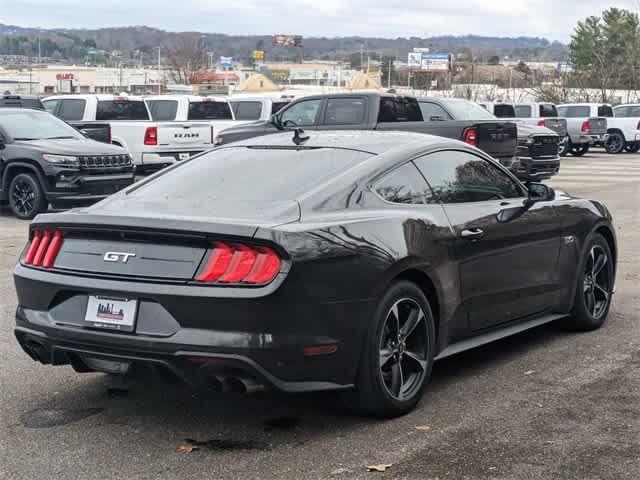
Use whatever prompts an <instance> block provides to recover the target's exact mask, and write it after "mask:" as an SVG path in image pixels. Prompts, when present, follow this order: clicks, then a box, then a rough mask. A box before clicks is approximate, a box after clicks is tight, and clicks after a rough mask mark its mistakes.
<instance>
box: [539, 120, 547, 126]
mask: <svg viewBox="0 0 640 480" xmlns="http://www.w3.org/2000/svg"><path fill="white" fill-rule="evenodd" d="M538 126H539V127H546V126H547V124H546V123H545V121H544V119H543V120H538Z"/></svg>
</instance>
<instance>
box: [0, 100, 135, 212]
mask: <svg viewBox="0 0 640 480" xmlns="http://www.w3.org/2000/svg"><path fill="white" fill-rule="evenodd" d="M133 181H134V169H133V166H132V163H131V157H130V156H129V154H128V153H127V151H126V150H125V149H123V148H122V147H119V146H116V145H109V144H106V143H101V142H96V141H95V140H91V139H89V138H87V137H85V136H84V135H82V134H81V133H80V132H78V131H77V130H76V129H74V128H73V127H71V126H69V125H67V124H66V123H65V122H63V121H62V120H59V119H58V118H56V117H54V116H53V115H51V114H49V113H47V112H44V111H38V110H33V109H29V108H0V203H8V204H9V207H10V209H11V210H12V212H13V213H14V214H15V215H16V216H17V217H18V218H23V219H30V218H33V217H35V216H36V215H37V214H38V213H40V212H42V211H45V210H46V209H47V207H48V205H49V203H52V204H54V205H55V206H61V207H64V206H70V205H77V204H87V203H91V202H94V201H96V200H100V199H102V198H105V197H106V196H108V195H110V194H112V193H115V192H117V191H118V190H120V189H122V188H124V187H126V186H128V185H130V184H131V183H133Z"/></svg>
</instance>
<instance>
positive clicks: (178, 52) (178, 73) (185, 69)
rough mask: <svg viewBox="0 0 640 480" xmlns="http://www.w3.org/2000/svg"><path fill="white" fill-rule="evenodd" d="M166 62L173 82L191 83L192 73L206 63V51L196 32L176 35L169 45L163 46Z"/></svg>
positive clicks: (202, 67) (201, 68)
mask: <svg viewBox="0 0 640 480" xmlns="http://www.w3.org/2000/svg"><path fill="white" fill-rule="evenodd" d="M165 49H166V52H167V55H166V57H167V63H168V65H169V67H170V70H171V77H172V79H173V81H174V82H176V83H181V84H189V83H191V77H192V75H193V74H194V73H195V72H197V71H200V70H203V69H204V68H205V67H206V66H207V65H206V60H205V59H206V58H207V57H206V51H205V48H204V45H203V42H202V41H201V37H200V36H199V35H197V34H193V35H185V34H182V35H180V36H177V37H176V38H175V40H174V42H173V44H172V45H170V46H165Z"/></svg>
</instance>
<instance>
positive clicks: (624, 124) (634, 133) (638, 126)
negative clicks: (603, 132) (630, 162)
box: [607, 103, 640, 153]
mask: <svg viewBox="0 0 640 480" xmlns="http://www.w3.org/2000/svg"><path fill="white" fill-rule="evenodd" d="M607 121H608V122H609V141H608V142H607V151H608V152H609V153H620V152H622V150H626V151H627V152H631V153H636V152H638V151H640V104H637V103H630V104H626V105H618V106H617V107H614V108H613V118H609V119H607Z"/></svg>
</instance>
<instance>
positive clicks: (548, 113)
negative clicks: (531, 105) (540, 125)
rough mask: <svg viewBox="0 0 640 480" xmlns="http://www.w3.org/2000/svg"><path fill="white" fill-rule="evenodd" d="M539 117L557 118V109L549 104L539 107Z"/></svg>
mask: <svg viewBox="0 0 640 480" xmlns="http://www.w3.org/2000/svg"><path fill="white" fill-rule="evenodd" d="M540 116H541V117H542V118H553V117H557V116H558V109H557V108H556V106H555V105H553V104H551V103H543V104H542V105H540Z"/></svg>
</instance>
